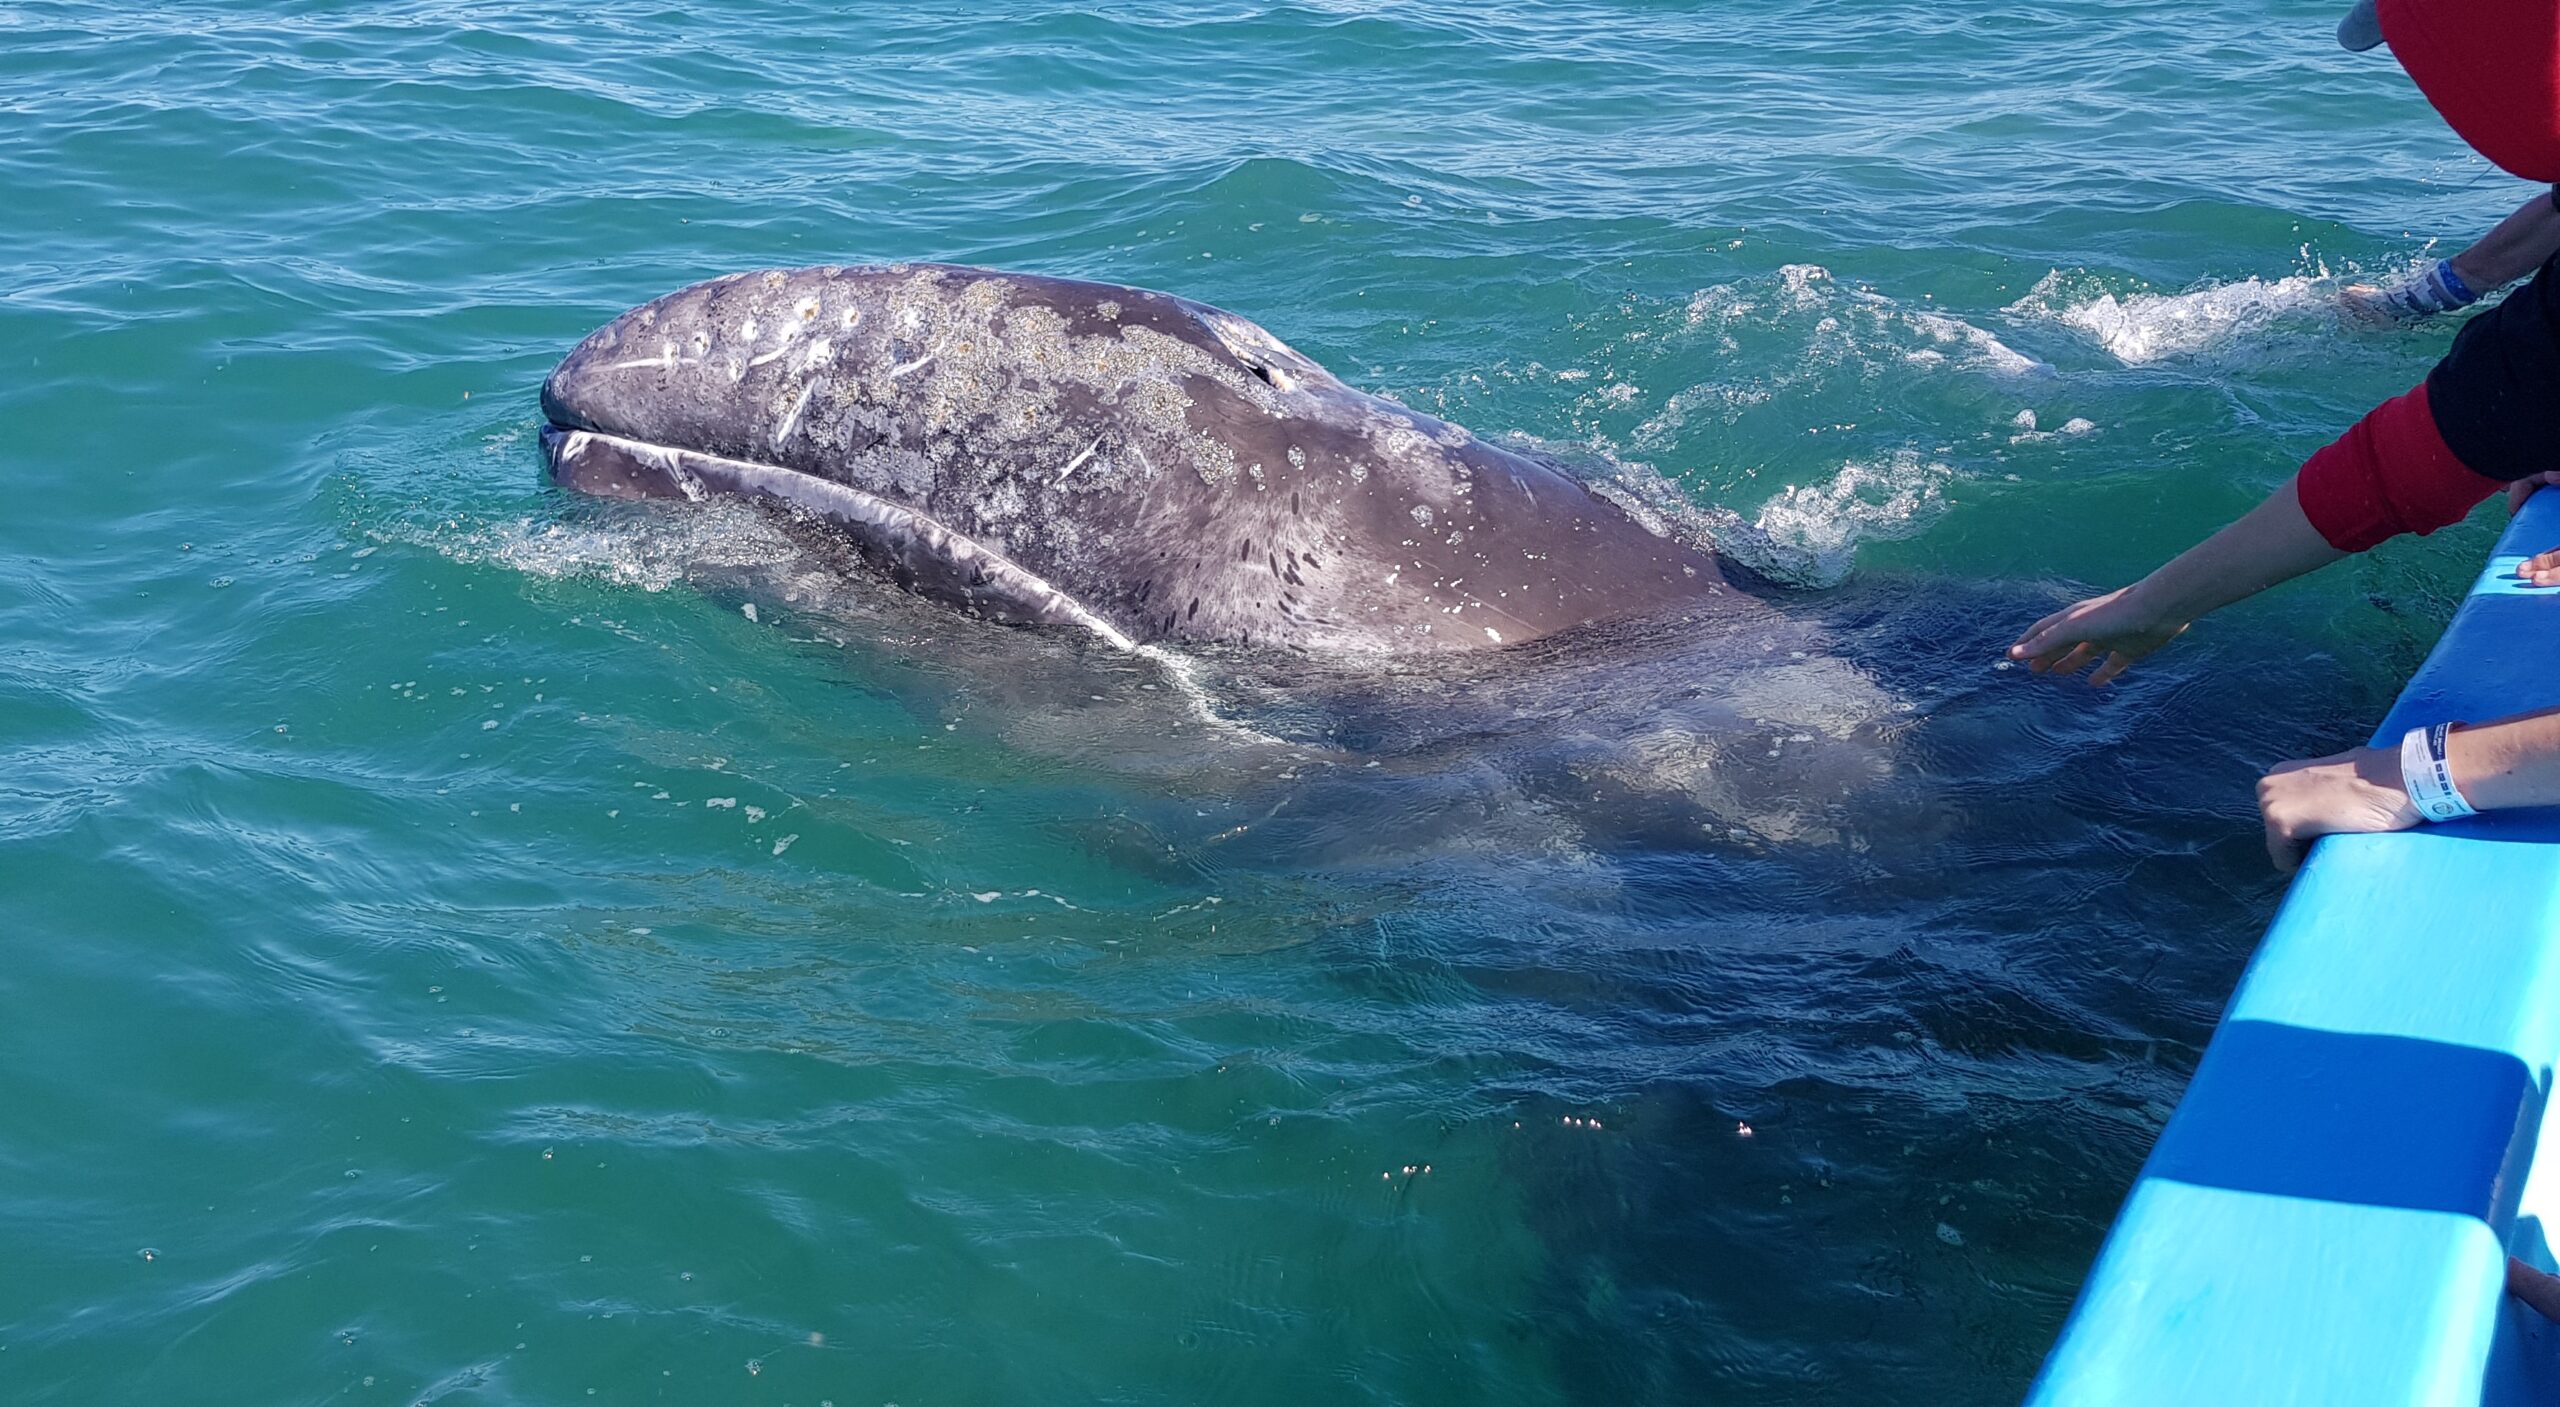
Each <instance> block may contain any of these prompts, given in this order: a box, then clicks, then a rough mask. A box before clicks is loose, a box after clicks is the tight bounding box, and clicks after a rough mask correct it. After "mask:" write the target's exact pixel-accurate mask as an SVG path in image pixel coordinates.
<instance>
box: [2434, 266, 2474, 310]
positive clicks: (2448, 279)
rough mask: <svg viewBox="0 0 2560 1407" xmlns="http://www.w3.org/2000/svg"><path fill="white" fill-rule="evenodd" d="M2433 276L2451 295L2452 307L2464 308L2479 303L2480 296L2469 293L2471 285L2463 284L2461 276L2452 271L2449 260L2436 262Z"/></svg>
mask: <svg viewBox="0 0 2560 1407" xmlns="http://www.w3.org/2000/svg"><path fill="white" fill-rule="evenodd" d="M2435 276H2436V283H2437V284H2438V285H2439V286H2440V287H2442V288H2443V289H2444V291H2445V292H2446V293H2447V294H2449V295H2451V297H2452V301H2453V306H2455V307H2457V308H2464V307H2469V306H2470V305H2471V304H2473V303H2477V302H2479V301H2480V295H2479V294H2477V293H2474V292H2472V291H2471V285H2469V284H2467V283H2464V282H2463V281H2462V275H2460V274H2457V273H2455V272H2454V271H2453V261H2452V260H2451V259H2439V260H2437V261H2436V268H2435Z"/></svg>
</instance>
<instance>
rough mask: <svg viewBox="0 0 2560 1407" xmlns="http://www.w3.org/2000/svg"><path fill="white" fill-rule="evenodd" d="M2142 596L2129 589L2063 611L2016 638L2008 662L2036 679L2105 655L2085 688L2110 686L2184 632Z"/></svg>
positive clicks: (2183, 625) (2184, 624) (2182, 624)
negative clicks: (2023, 668)
mask: <svg viewBox="0 0 2560 1407" xmlns="http://www.w3.org/2000/svg"><path fill="white" fill-rule="evenodd" d="M2141 592H2142V589H2141V587H2139V586H2128V587H2125V588H2124V589H2122V590H2120V591H2110V592H2108V593H2107V594H2106V595H2104V596H2092V597H2090V598H2089V599H2088V600H2086V601H2082V602H2080V603H2078V604H2077V605H2071V606H2065V607H2063V608H2062V609H2061V610H2058V611H2056V612H2054V613H2053V614H2052V615H2049V616H2046V617H2045V618H2044V619H2042V620H2040V621H2037V622H2036V623H2035V624H2034V625H2033V626H2031V627H2029V628H2028V630H2027V633H2026V634H2024V635H2021V636H2019V637H2018V643H2017V644H2014V645H2012V646H2010V647H2009V658H2011V659H2013V660H2016V661H2018V662H2020V663H2021V664H2024V665H2025V666H2026V667H2027V668H2029V669H2032V670H2034V671H2035V672H2036V673H2038V674H2046V673H2052V674H2070V673H2072V672H2074V671H2076V670H2078V669H2080V668H2081V667H2082V666H2084V665H2086V664H2088V663H2089V662H2090V661H2091V660H2095V659H2098V658H2099V657H2101V656H2104V657H2105V660H2104V663H2101V664H2100V665H2099V666H2098V668H2097V671H2096V672H2095V673H2093V674H2091V675H2090V676H2089V683H2090V684H2091V685H2093V686H2095V685H2100V684H2107V683H2112V682H2114V680H2115V677H2116V676H2117V675H2119V674H2122V673H2124V672H2125V671H2126V670H2127V669H2129V668H2131V667H2132V665H2133V662H2134V661H2135V660H2138V659H2140V658H2142V657H2143V656H2144V655H2147V654H2150V653H2151V652H2152V651H2153V650H2156V649H2159V648H2160V647H2161V646H2163V645H2166V644H2168V643H2169V642H2170V641H2172V640H2175V639H2177V638H2178V636H2179V635H2180V633H2182V632H2184V631H2185V630H2186V628H2187V622H2185V621H2183V620H2168V619H2164V618H2162V617H2161V616H2160V615H2159V613H2158V612H2156V611H2154V610H2152V609H2151V607H2150V604H2149V602H2148V601H2147V600H2145V599H2144V598H2143V596H2142V594H2141Z"/></svg>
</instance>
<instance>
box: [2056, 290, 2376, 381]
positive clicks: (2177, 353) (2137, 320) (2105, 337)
mask: <svg viewBox="0 0 2560 1407" xmlns="http://www.w3.org/2000/svg"><path fill="white" fill-rule="evenodd" d="M2333 297H2334V295H2333V293H2332V291H2331V289H2330V287H2329V281H2328V280H2326V279H2322V278H2314V277H2312V276H2310V275H2307V274H2292V275H2288V276H2286V277H2284V278H2280V279H2275V280H2273V281H2269V280H2266V279H2258V278H2246V279H2241V280H2239V281H2238V282H2236V283H2218V284H2207V285H2205V286H2203V287H2200V288H2193V289H2189V290H2188V291H2186V292H2184V293H2127V294H2122V295H2118V294H2116V293H2114V292H2099V293H2098V294H2096V296H2094V297H2075V296H2074V293H2073V291H2072V290H2071V288H2070V286H2069V281H2067V280H2066V279H2065V277H2064V276H2063V275H2062V274H2061V273H2059V272H2055V273H2049V274H2047V275H2045V276H2044V277H2043V278H2042V279H2040V280H2038V281H2037V283H2036V286H2035V287H2034V288H2031V289H2029V290H2028V291H2027V296H2026V297H2024V298H2021V299H2019V300H2018V301H2017V302H2016V303H2014V304H2011V305H2010V308H2009V311H2010V312H2012V313H2016V314H2020V315H2022V316H2030V317H2046V318H2051V319H2053V320H2054V321H2056V322H2059V323H2061V324H2062V325H2064V326H2065V327H2070V328H2075V329H2077V330H2079V331H2080V332H2083V333H2086V334H2087V335H2088V336H2089V337H2091V338H2093V339H2095V340H2096V342H2097V344H2098V345H2099V346H2100V347H2103V348H2105V349H2106V351H2107V353H2108V355H2110V356H2113V357H2114V358H2115V359H2116V360H2117V361H2120V362H2122V363H2124V364H2125V365H2127V366H2145V365H2148V364H2150V363H2153V362H2157V361H2163V360H2166V359H2169V358H2172V357H2188V356H2195V355H2197V354H2199V353H2204V352H2210V351H2213V350H2215V349H2217V348H2220V347H2223V346H2226V345H2229V344H2230V343H2232V342H2235V341H2238V340H2240V339H2243V338H2246V337H2249V336H2252V335H2254V334H2256V333H2259V332H2262V331H2264V330H2266V329H2267V328H2268V327H2270V326H2272V325H2273V324H2275V323H2276V322H2278V321H2280V320H2282V319H2285V318H2288V317H2293V316H2297V315H2302V314H2308V313H2316V312H2322V311H2326V310H2327V309H2328V308H2329V306H2330V304H2331V302H2332V300H2333Z"/></svg>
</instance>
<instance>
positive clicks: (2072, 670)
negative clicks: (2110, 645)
mask: <svg viewBox="0 0 2560 1407" xmlns="http://www.w3.org/2000/svg"><path fill="white" fill-rule="evenodd" d="M2099 648H2100V647H2099V646H2097V645H2095V644H2092V643H2091V642H2089V641H2087V640H2080V641H2075V642H2073V644H2072V646H2071V648H2070V649H2069V650H2068V651H2066V652H2064V653H2063V654H2062V655H2061V656H2060V657H2058V658H2054V659H2048V660H2046V661H2045V662H2044V664H2043V666H2042V668H2041V670H2040V671H2039V672H2041V673H2045V674H2077V673H2079V672H2080V670H2081V669H2082V668H2083V667H2084V666H2086V665H2087V664H2088V663H2089V661H2091V660H2093V659H2096V658H2097V657H2098V651H2099ZM2028 667H2029V668H2031V669H2033V668H2036V666H2033V665H2030V666H2028Z"/></svg>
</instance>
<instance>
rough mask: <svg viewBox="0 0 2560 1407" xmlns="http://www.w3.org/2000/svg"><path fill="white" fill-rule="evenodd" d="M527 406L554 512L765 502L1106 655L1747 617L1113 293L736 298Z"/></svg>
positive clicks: (1732, 594)
mask: <svg viewBox="0 0 2560 1407" xmlns="http://www.w3.org/2000/svg"><path fill="white" fill-rule="evenodd" d="M542 407H543V412H544V414H545V416H546V417H547V418H548V420H549V422H550V423H549V425H548V426H546V428H545V429H544V431H543V436H542V440H543V446H544V449H545V452H546V454H547V456H548V458H549V460H550V464H551V470H552V474H553V476H554V477H555V478H556V479H557V480H558V481H559V482H560V483H562V484H563V485H565V486H567V487H569V488H572V489H577V490H580V491H583V492H587V493H594V494H603V495H609V496H615V497H653V498H656V497H684V498H703V497H706V496H708V495H711V494H734V495H743V496H748V497H754V498H765V499H772V500H778V501H780V502H782V503H784V504H787V505H790V506H791V507H793V508H796V509H798V510H800V511H802V512H805V513H808V514H810V515H813V516H816V517H818V518H822V519H824V520H826V521H827V522H829V523H830V524H832V525H833V526H834V527H835V528H837V529H838V530H840V531H841V532H843V533H844V535H845V536H846V537H847V538H848V539H849V540H850V541H851V543H852V545H853V546H854V548H855V549H856V551H857V553H858V554H859V556H860V557H861V558H862V559H863V560H864V561H866V562H867V563H869V564H870V565H871V566H872V567H874V568H876V569H878V570H879V571H881V572H882V573H883V574H885V575H886V576H888V577H889V578H890V579H891V580H893V581H895V582H897V583H898V584H899V585H901V586H904V587H906V588H908V589H909V590H912V591H915V592H917V593H918V594H920V595H923V596H926V597H929V598H932V599H935V600H940V601H946V602H949V603H951V604H953V605H956V606H958V607H960V608H962V609H964V610H967V611H970V612H973V613H976V614H980V615H984V616H987V617H989V618H991V619H996V620H1002V621H1010V622H1022V623H1048V624H1061V625H1071V626H1079V627H1082V628H1084V629H1088V630H1091V631H1093V632H1095V633H1096V634H1098V635H1101V636H1102V637H1103V638H1105V639H1108V640H1111V641H1112V642H1113V643H1115V644H1120V645H1123V646H1126V645H1132V644H1144V643H1152V642H1198V643H1220V644H1233V645H1241V646H1276V647H1283V648H1294V649H1302V650H1310V651H1369V652H1420V651H1447V650H1467V649H1491V648H1497V647H1500V646H1504V645H1513V644H1519V643H1522V642H1524V641H1528V640H1534V639H1538V638H1541V637H1544V636H1548V635H1552V634H1555V633H1557V632H1559V631H1562V630H1565V629H1568V628H1570V627H1573V626H1576V625H1580V624H1583V623H1585V622H1590V621H1597V620H1606V619H1612V618H1617V617H1623V616H1631V615H1636V614H1642V613H1651V612H1656V611H1661V610H1665V609H1668V608H1672V607H1675V606H1678V605H1681V604H1683V603H1698V604H1708V603H1714V604H1716V605H1717V606H1718V607H1719V608H1720V609H1721V608H1727V607H1729V608H1730V609H1733V610H1740V611H1748V610H1752V609H1756V608H1758V603H1757V602H1756V601H1754V600H1753V599H1752V598H1751V597H1749V596H1748V595H1747V594H1745V593H1743V592H1740V591H1738V590H1735V589H1734V588H1732V587H1731V586H1730V585H1729V584H1728V582H1727V581H1726V578H1725V575H1724V573H1723V572H1722V571H1721V570H1720V569H1719V566H1718V563H1717V561H1716V559H1715V557H1714V556H1713V555H1712V554H1710V553H1708V552H1705V551H1702V550H1699V549H1698V548H1695V547H1692V546H1689V545H1687V544H1685V543H1682V542H1679V541H1676V540H1674V539H1671V538H1667V537H1664V536H1661V535H1659V534H1656V533H1654V532H1652V531H1650V530H1648V529H1647V528H1646V527H1645V526H1644V525H1643V524H1642V523H1640V522H1638V521H1637V520H1636V519H1635V518H1634V517H1632V516H1630V515H1629V514H1628V513H1627V512H1626V511H1625V510H1624V509H1622V508H1620V507H1619V506H1618V505H1617V504H1615V503H1613V502H1611V501H1610V500H1608V499H1606V498H1603V497H1601V496H1599V495H1597V494H1595V493H1593V492H1592V491H1591V490H1590V489H1589V488H1588V487H1586V486H1585V485H1584V484H1583V483H1582V482H1581V481H1580V480H1579V479H1577V478H1575V477H1574V476H1572V475H1571V474H1569V473H1567V472H1565V471H1563V470H1561V469H1559V468H1557V467H1555V466H1553V465H1550V464H1547V463H1544V462H1542V461H1541V460H1539V459H1537V458H1535V457H1532V456H1530V455H1525V454H1521V453H1515V452H1513V451H1511V450H1508V449H1504V448H1502V447H1500V446H1497V445H1492V444H1488V443H1486V442H1484V441H1482V440H1479V439H1476V438H1475V437H1474V436H1472V435H1470V434H1469V433H1468V432H1467V431H1466V430H1464V429H1462V428H1460V427H1459V426H1457V425H1454V424H1451V423H1449V422H1447V421H1443V420H1439V419H1436V418H1434V417H1432V416H1429V415H1425V414H1422V413H1420V412H1417V411H1414V410H1412V409H1409V408H1408V407H1405V406H1402V405H1399V404H1397V403H1395V402H1393V401H1389V400H1386V399H1383V398H1381V397H1377V396H1372V395H1368V394H1366V393H1364V392H1361V391H1357V390H1354V389H1352V388H1351V387H1349V386H1346V385H1344V384H1343V383H1342V382H1341V381H1339V380H1337V379H1335V378H1334V377H1333V376H1332V375H1330V374H1328V373H1327V372H1326V371H1325V370H1324V368H1322V367H1320V366H1318V365H1316V364H1315V363H1314V362H1313V361H1310V360H1309V359H1307V358H1306V357H1304V356H1302V355H1300V354H1299V353H1297V352H1296V351H1293V350H1291V349H1290V348H1289V347H1288V346H1287V345H1285V344H1283V343H1282V342H1281V341H1280V340H1279V339H1277V338H1275V337H1273V336H1272V335H1271V334H1270V333H1268V332H1265V331H1264V330H1263V329H1261V328H1260V327H1257V326H1255V325H1254V324H1253V323H1251V322H1248V321H1246V320H1245V319H1243V318H1240V317H1236V316H1234V315H1233V314H1230V313H1225V312H1221V311H1219V310H1218V309H1216V308H1212V307H1208V306H1206V305H1204V304H1200V303H1195V302H1191V301H1189V300H1187V299H1182V298H1176V297H1173V296H1170V295H1167V294H1162V293H1151V292H1147V291H1145V290H1142V289H1135V288H1124V287H1120V286H1117V285H1112V284H1103V283H1087V282H1080V281H1076V280H1071V279H1058V278H1046V277H1039V276H1032V275H1024V274H1010V273H998V272H993V271H989V270H984V269H971V268H960V267H954V266H950V265H940V264H891V265H878V266H863V267H857V266H837V265H829V266H825V267H818V268H805V269H790V270H770V271H764V272H754V273H741V274H730V275H728V276H726V277H722V278H716V279H713V280H710V281H709V282H706V283H700V284H696V285H694V286H692V287H690V288H686V289H683V290H681V291H679V292H675V293H671V294H668V295H667V296H665V297H663V298H659V299H657V300H655V301H653V302H649V303H645V304H643V305H641V306H640V307H638V308H635V309H633V310H631V311H630V312H628V313H625V314H623V315H622V316H621V317H619V318H616V319H615V320H614V321H613V322H611V323H610V324H608V325H606V326H605V327H603V328H601V329H599V330H598V331H596V332H595V333H594V334H592V335H591V336H589V337H588V338H587V339H586V340H585V341H583V342H581V343H580V344H579V345H578V346H577V347H576V348H575V349H574V350H573V351H571V352H570V354H569V355H568V357H567V358H566V359H565V360H563V361H562V362H561V363H560V365H559V367H558V368H557V369H556V370H554V371H553V372H552V374H551V377H550V379H549V380H548V381H547V382H546V383H545V384H544V386H543V388H542Z"/></svg>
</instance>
